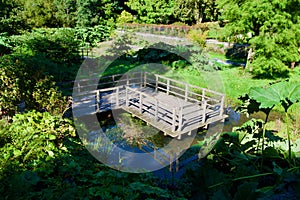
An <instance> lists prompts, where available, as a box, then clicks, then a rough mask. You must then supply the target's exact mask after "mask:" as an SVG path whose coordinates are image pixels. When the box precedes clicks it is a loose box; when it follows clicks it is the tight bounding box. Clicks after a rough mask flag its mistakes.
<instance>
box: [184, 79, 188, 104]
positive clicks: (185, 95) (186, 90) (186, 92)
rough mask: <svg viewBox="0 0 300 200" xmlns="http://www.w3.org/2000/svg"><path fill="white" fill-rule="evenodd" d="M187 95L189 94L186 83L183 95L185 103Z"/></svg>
mask: <svg viewBox="0 0 300 200" xmlns="http://www.w3.org/2000/svg"><path fill="white" fill-rule="evenodd" d="M188 94H189V85H188V84H187V83H186V84H185V94H184V100H185V102H187V100H188Z"/></svg>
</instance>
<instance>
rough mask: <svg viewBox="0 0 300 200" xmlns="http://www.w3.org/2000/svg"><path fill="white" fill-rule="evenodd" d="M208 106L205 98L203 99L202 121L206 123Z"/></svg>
mask: <svg viewBox="0 0 300 200" xmlns="http://www.w3.org/2000/svg"><path fill="white" fill-rule="evenodd" d="M206 106H207V102H206V101H205V100H204V101H203V113H202V123H205V120H206Z"/></svg>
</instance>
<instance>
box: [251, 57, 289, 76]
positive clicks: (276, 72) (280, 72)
mask: <svg viewBox="0 0 300 200" xmlns="http://www.w3.org/2000/svg"><path fill="white" fill-rule="evenodd" d="M252 65H253V74H254V75H255V76H256V77H257V78H284V77H288V75H289V69H288V67H287V66H286V65H285V64H284V63H283V62H282V61H281V60H279V59H277V58H274V57H272V58H266V57H263V56H261V57H259V58H256V59H254V61H253V63H252Z"/></svg>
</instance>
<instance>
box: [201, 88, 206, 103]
mask: <svg viewBox="0 0 300 200" xmlns="http://www.w3.org/2000/svg"><path fill="white" fill-rule="evenodd" d="M201 101H205V89H202V99H201Z"/></svg>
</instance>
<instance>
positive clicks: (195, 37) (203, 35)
mask: <svg viewBox="0 0 300 200" xmlns="http://www.w3.org/2000/svg"><path fill="white" fill-rule="evenodd" d="M207 36H208V31H204V32H203V31H201V30H196V29H192V30H190V31H189V33H188V35H187V38H188V39H190V40H191V41H192V42H194V43H196V44H197V45H199V46H200V47H202V48H204V47H205V46H206V39H207Z"/></svg>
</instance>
